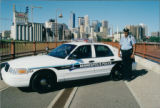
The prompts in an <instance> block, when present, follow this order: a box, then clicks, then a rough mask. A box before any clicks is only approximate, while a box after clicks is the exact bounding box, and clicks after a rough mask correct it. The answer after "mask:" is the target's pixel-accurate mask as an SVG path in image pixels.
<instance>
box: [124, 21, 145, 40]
mask: <svg viewBox="0 0 160 108" xmlns="http://www.w3.org/2000/svg"><path fill="white" fill-rule="evenodd" d="M126 27H127V28H128V29H129V30H130V33H131V34H132V35H133V36H135V38H136V40H137V41H140V40H143V38H145V36H147V35H148V30H147V26H146V25H144V24H139V25H127V26H126Z"/></svg>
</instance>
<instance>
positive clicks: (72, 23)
mask: <svg viewBox="0 0 160 108" xmlns="http://www.w3.org/2000/svg"><path fill="white" fill-rule="evenodd" d="M75 17H76V15H75V13H73V12H71V14H70V29H72V28H75V20H76V18H75Z"/></svg>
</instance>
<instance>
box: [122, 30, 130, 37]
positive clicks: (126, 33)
mask: <svg viewBox="0 0 160 108" xmlns="http://www.w3.org/2000/svg"><path fill="white" fill-rule="evenodd" d="M123 32H124V36H125V37H127V36H128V34H129V29H127V28H124V29H123Z"/></svg>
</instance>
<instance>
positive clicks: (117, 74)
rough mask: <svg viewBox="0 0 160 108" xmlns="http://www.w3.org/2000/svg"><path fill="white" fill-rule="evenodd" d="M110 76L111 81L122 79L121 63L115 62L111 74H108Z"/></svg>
mask: <svg viewBox="0 0 160 108" xmlns="http://www.w3.org/2000/svg"><path fill="white" fill-rule="evenodd" d="M110 78H111V79H112V80H113V81H118V80H121V79H122V65H121V64H117V65H115V66H114V67H113V69H112V71H111V74H110Z"/></svg>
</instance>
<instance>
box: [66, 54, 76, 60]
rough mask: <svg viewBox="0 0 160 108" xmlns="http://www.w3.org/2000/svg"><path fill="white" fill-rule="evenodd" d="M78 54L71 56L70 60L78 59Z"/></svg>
mask: <svg viewBox="0 0 160 108" xmlns="http://www.w3.org/2000/svg"><path fill="white" fill-rule="evenodd" d="M77 57H78V56H77V54H71V55H70V57H69V58H68V59H77Z"/></svg>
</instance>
